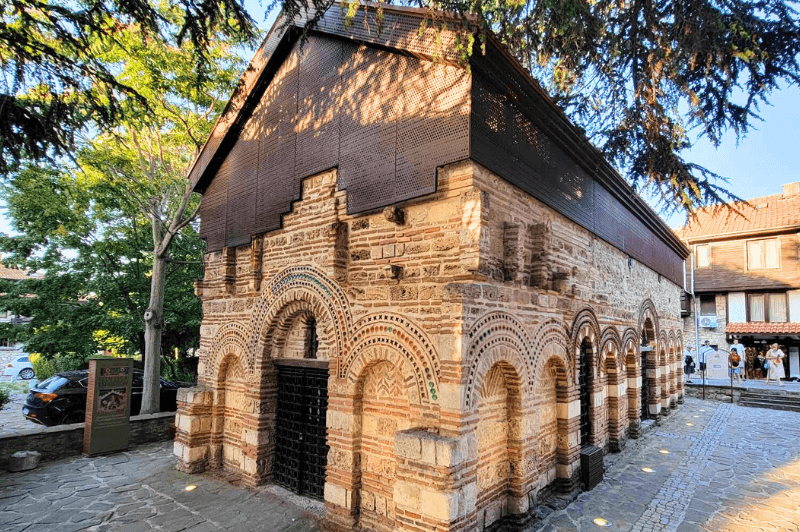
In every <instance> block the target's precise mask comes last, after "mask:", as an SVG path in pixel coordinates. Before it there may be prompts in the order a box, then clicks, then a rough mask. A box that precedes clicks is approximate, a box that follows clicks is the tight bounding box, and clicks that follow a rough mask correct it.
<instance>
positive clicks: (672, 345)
mask: <svg viewBox="0 0 800 532" xmlns="http://www.w3.org/2000/svg"><path fill="white" fill-rule="evenodd" d="M667 337H668V339H669V350H670V353H671V356H670V360H669V361H670V362H675V361H677V360H678V356H677V355H678V340H677V337H676V336H675V331H674V330H670V331H669V333H668V335H667Z"/></svg>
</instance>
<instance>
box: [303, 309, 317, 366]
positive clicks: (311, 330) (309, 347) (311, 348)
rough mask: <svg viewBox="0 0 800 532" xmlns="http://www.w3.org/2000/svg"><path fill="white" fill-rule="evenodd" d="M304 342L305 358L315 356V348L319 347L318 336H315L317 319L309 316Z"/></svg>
mask: <svg viewBox="0 0 800 532" xmlns="http://www.w3.org/2000/svg"><path fill="white" fill-rule="evenodd" d="M306 327H307V329H306V338H307V340H308V343H307V344H306V355H305V358H317V349H318V348H319V338H317V320H315V319H314V318H309V320H308V321H307V322H306Z"/></svg>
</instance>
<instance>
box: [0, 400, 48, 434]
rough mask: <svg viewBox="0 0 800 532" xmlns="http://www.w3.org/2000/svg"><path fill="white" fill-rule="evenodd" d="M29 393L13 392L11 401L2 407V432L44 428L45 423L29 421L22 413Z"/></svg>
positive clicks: (0, 428)
mask: <svg viewBox="0 0 800 532" xmlns="http://www.w3.org/2000/svg"><path fill="white" fill-rule="evenodd" d="M27 396H28V394H27V393H12V394H11V396H10V398H9V401H8V402H7V403H6V404H5V405H4V406H3V408H0V434H3V433H6V432H19V431H23V430H24V431H26V432H29V431H32V430H34V431H39V430H44V429H45V427H44V425H39V424H38V423H34V422H32V421H28V420H27V419H25V417H23V415H22V406H23V405H24V404H25V398H26V397H27Z"/></svg>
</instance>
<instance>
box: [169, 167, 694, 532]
mask: <svg viewBox="0 0 800 532" xmlns="http://www.w3.org/2000/svg"><path fill="white" fill-rule="evenodd" d="M336 182H337V178H336V173H335V171H329V172H324V173H322V174H319V175H317V176H314V177H311V178H308V179H306V180H305V181H304V182H303V195H302V200H301V201H298V202H296V203H295V204H294V205H293V209H292V212H291V213H289V214H286V215H284V217H283V228H282V229H281V230H278V231H275V232H272V233H268V234H266V235H262V236H260V237H258V238H255V239H254V240H253V242H252V243H251V245H249V246H241V247H239V248H235V249H225V250H223V251H222V252H218V253H210V254H208V255H207V256H206V264H205V266H206V270H205V278H204V279H203V281H201V282H199V283H198V285H197V293H198V295H199V296H200V297H201V298H202V300H203V309H204V318H203V323H202V326H201V348H200V357H201V360H200V371H199V372H200V386H199V387H198V388H196V389H192V390H187V391H185V392H183V393H182V394H180V396H179V402H180V408H179V413H178V418H177V420H176V424H177V437H176V442H175V453H176V454H177V455H178V457H179V466H180V467H181V468H182V469H185V470H190V471H198V470H202V469H203V468H206V467H224V468H226V469H230V470H233V471H237V472H239V473H240V474H241V475H242V476H243V478H244V479H245V480H246V481H248V482H250V483H252V484H257V483H261V482H264V481H267V480H268V479H269V478H270V475H271V474H272V470H273V461H274V453H275V434H274V430H275V420H276V415H277V412H276V404H277V396H278V383H277V377H276V369H275V364H274V363H273V361H275V360H281V359H283V360H285V359H293V360H295V361H296V362H294V363H300V362H297V359H301V358H303V357H305V356H306V355H307V354H308V353H310V352H311V353H313V352H314V349H313V346H312V345H311V343H310V342H311V341H312V337H313V336H314V335H312V334H311V331H309V329H308V327H309V326H308V324H309V323H315V324H316V330H315V332H316V337H317V339H318V341H319V344H318V347H317V349H316V359H317V360H316V361H312V362H313V363H314V364H317V366H319V364H325V363H326V362H327V367H328V372H329V378H328V406H327V415H326V417H327V443H328V446H329V452H328V456H327V469H326V481H325V486H324V499H325V501H326V505H327V508H328V517H327V524H328V526H329V527H330V528H331V529H334V530H353V529H357V528H359V527H366V528H370V529H373V530H379V531H384V530H385V531H389V530H415V531H419V530H434V529H436V530H474V529H483V528H485V527H488V526H490V525H496V524H498V523H500V522H501V521H502V520H505V521H508V522H512V521H513V522H522V521H523V520H524V519H523V518H522V516H524V515H525V514H526V513H527V511H528V509H529V508H530V507H531V505H532V504H534V503H535V502H536V500H537V498H538V497H540V495H541V494H543V493H546V492H547V491H548V490H551V489H563V490H571V489H574V488H575V487H576V486H577V485H578V481H579V479H578V473H579V454H580V439H581V435H582V434H584V433H585V434H587V435H588V437H589V438H590V442H591V443H592V444H594V445H597V446H600V447H603V448H606V449H609V450H618V449H620V448H621V447H622V446H624V443H625V440H626V439H627V438H628V437H636V436H637V434H638V424H639V420H640V417H639V414H640V412H641V404H640V401H641V395H642V394H641V393H640V390H642V389H643V388H642V387H643V383H644V384H647V385H648V388H649V396H647V397H648V398H647V405H646V410H647V411H648V412H649V413H650V414H652V415H659V414H665V413H667V412H668V411H669V408H670V407H674V406H675V403H676V402H678V401H679V400H680V398H681V397H682V394H683V389H682V379H680V364H678V363H677V361H678V360H679V359H680V356H679V355H676V353H680V351H681V350H682V347H681V345H682V338H681V333H680V326H681V323H680V319H679V318H678V316H679V315H680V310H679V304H680V303H679V297H680V289H679V288H678V287H676V286H675V285H673V284H672V283H670V282H669V281H667V280H666V279H662V278H661V277H660V276H658V275H657V274H656V273H654V272H652V271H651V270H649V269H647V268H646V267H644V266H643V265H641V264H639V263H637V262H636V261H629V259H628V257H627V256H626V255H625V254H624V253H622V252H620V251H618V250H616V249H615V248H613V247H611V246H609V245H608V244H606V243H605V242H603V241H601V240H599V239H598V238H597V237H595V236H594V235H592V234H591V233H590V232H588V231H586V230H584V229H582V228H580V227H579V226H577V225H576V224H574V223H572V222H570V221H568V220H567V219H566V218H564V217H563V216H561V215H558V214H557V213H555V212H553V211H552V210H550V209H549V208H547V207H545V206H544V205H542V204H541V203H539V202H537V201H536V200H534V199H533V198H531V197H530V196H528V195H527V194H525V193H523V192H521V191H519V190H518V189H515V188H514V187H513V186H511V185H509V184H508V183H506V182H505V181H503V180H502V179H500V178H498V177H497V176H494V175H492V174H490V173H489V172H487V171H486V170H485V169H483V168H482V167H480V166H479V165H477V164H474V163H472V162H469V161H466V162H462V163H457V164H453V165H450V166H448V167H446V168H443V169H440V170H439V174H438V190H437V192H436V193H435V194H432V195H429V196H425V197H424V198H420V199H417V200H414V201H410V202H406V203H404V204H402V205H398V206H396V207H393V208H388V209H385V210H383V211H381V212H374V213H371V214H367V215H361V216H349V215H347V214H346V212H347V211H346V205H345V194H344V192H343V191H339V190H337V186H336ZM312 320H313V321H312ZM645 327H649V328H650V329H651V330H652V331H653V335H652V336H653V338H651V339H649V342H650V345H652V346H653V347H654V349H653V350H652V354H651V355H647V356H646V357H645V359H644V364H643V359H642V357H641V355H640V353H639V346H640V343H641V342H640V333H641V331H642V329H643V328H645ZM309 347H311V349H310V350H309ZM581 353H583V356H584V357H585V360H586V361H587V362H586V363H587V364H589V365H590V367H591V371H590V377H589V379H588V382H587V383H586V384H585V385H584V388H583V389H584V390H588V396H586V395H584V397H588V404H587V406H586V407H588V409H589V410H588V412H589V414H590V419H591V423H590V424H589V425H585V426H581V423H580V417H581V416H580V415H581V389H582V388H581V385H580V382H579V380H578V369H579V363H578V361H579V360H580V358H581ZM303 362H304V361H303ZM643 366H644V367H643ZM587 431H588V432H587ZM505 521H503V522H505Z"/></svg>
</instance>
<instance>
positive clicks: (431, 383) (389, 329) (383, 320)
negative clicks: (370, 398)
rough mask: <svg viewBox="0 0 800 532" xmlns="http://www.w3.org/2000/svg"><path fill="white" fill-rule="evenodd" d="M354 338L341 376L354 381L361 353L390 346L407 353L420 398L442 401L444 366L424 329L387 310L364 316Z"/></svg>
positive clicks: (405, 354) (341, 364) (355, 328)
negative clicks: (440, 390) (441, 383)
mask: <svg viewBox="0 0 800 532" xmlns="http://www.w3.org/2000/svg"><path fill="white" fill-rule="evenodd" d="M353 329H354V332H353V333H352V339H351V341H350V342H349V343H348V346H347V352H346V353H345V354H344V355H343V356H342V358H341V363H340V365H339V378H340V379H347V381H348V382H349V383H351V384H352V383H354V382H355V380H356V379H357V377H358V375H357V372H355V371H354V370H353V367H354V364H355V362H356V360H357V359H358V358H359V356H360V354H361V353H362V352H363V351H364V350H365V349H368V348H374V347H378V346H386V347H390V348H391V349H393V350H395V351H397V352H398V353H400V354H402V355H403V358H404V359H405V360H406V362H407V363H408V364H409V365H410V367H411V368H412V373H413V375H414V380H415V382H416V387H417V390H418V392H419V397H420V399H421V400H422V401H423V402H428V401H432V402H435V401H437V400H438V398H439V396H438V394H439V380H440V379H441V368H440V365H439V357H438V356H436V353H435V350H434V349H433V344H432V342H431V341H430V339H429V338H428V337H427V335H426V334H425V333H424V332H422V328H421V327H419V326H417V325H415V324H414V323H413V322H412V321H411V320H408V319H407V318H404V317H403V316H400V315H398V314H394V313H390V312H383V313H380V314H372V315H369V316H366V317H364V318H362V319H361V320H360V321H359V322H358V323H356V325H355V326H354V327H353Z"/></svg>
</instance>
